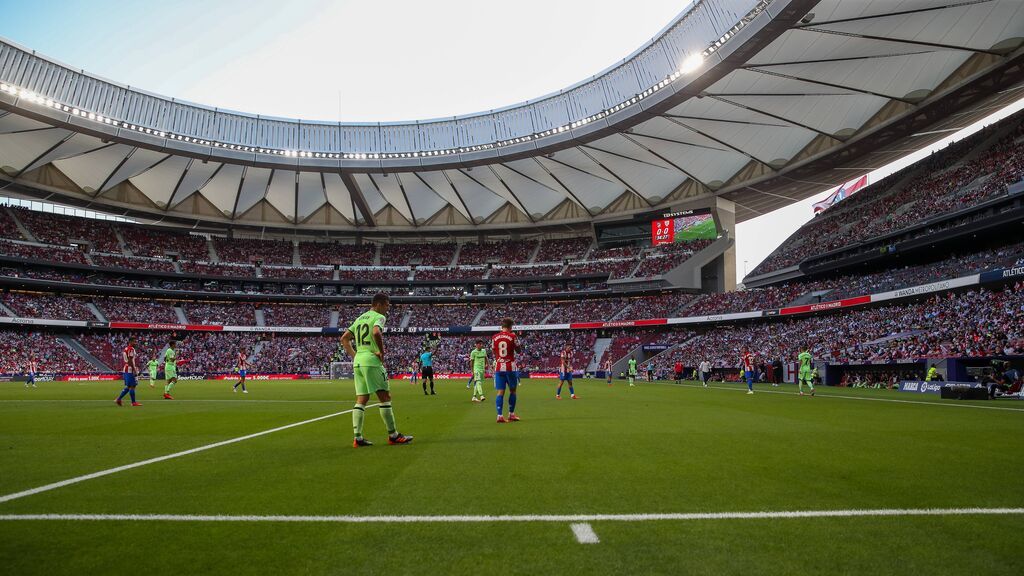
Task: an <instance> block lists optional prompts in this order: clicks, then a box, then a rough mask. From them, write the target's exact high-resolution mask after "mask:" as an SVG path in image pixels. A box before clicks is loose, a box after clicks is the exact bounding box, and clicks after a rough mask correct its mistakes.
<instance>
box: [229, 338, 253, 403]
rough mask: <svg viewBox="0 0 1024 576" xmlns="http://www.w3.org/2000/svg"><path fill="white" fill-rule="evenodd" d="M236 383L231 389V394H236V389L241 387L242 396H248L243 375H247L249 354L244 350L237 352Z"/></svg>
mask: <svg viewBox="0 0 1024 576" xmlns="http://www.w3.org/2000/svg"><path fill="white" fill-rule="evenodd" d="M237 362H238V366H237V368H238V382H235V385H234V386H232V387H231V391H232V392H238V387H239V386H241V387H242V394H248V393H249V391H248V390H246V389H245V375H246V374H248V373H249V353H248V352H246V350H245V348H242V349H241V350H239V351H238V361H237Z"/></svg>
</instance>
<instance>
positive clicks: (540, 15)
mask: <svg viewBox="0 0 1024 576" xmlns="http://www.w3.org/2000/svg"><path fill="white" fill-rule="evenodd" d="M0 4H2V7H3V14H4V17H3V19H2V20H0V36H3V37H5V38H7V39H8V40H11V41H14V42H16V43H18V44H21V45H23V46H25V47H27V48H30V49H33V50H38V51H39V52H40V53H42V54H45V55H47V56H49V57H51V58H55V59H57V60H59V61H62V62H63V63H65V64H68V65H70V66H72V67H74V68H81V69H85V70H86V71H88V72H90V73H93V74H97V75H99V76H102V77H105V78H107V79H110V80H113V81H116V82H119V83H122V84H128V85H130V86H132V87H135V88H141V89H143V90H148V91H151V92H155V93H158V94H162V95H166V96H172V97H175V98H178V99H182V100H188V101H192V102H197V103H201V104H206V105H209V106H217V107H221V108H227V109H231V110H237V111H241V112H249V113H258V114H263V115H270V116H279V117H284V118H301V119H307V120H332V121H333V120H343V121H349V122H374V121H399V120H424V119H430V118H441V117H446V116H453V115H456V114H467V113H472V112H479V111H484V110H490V109H494V108H499V107H503V106H507V105H510V104H515V103H518V102H522V101H524V100H529V99H533V98H537V97H539V96H543V95H545V94H548V93H550V92H555V91H558V90H560V89H562V88H565V87H566V86H569V85H571V84H574V83H576V82H578V81H580V80H583V79H585V78H588V77H590V76H592V75H594V74H596V73H598V72H600V71H602V70H604V69H605V68H607V67H609V66H611V65H612V64H615V63H616V62H618V61H619V60H622V59H623V58H624V57H626V56H627V55H629V54H630V53H631V52H633V51H634V50H635V49H636V48H638V47H639V46H641V45H642V44H643V43H644V42H646V41H648V40H650V39H651V38H652V37H653V36H655V35H656V34H657V33H658V32H659V31H660V30H661V29H662V28H663V27H664V26H665V25H666V24H668V23H669V22H670V21H671V20H672V19H673V18H674V17H675V16H676V15H678V14H679V13H680V12H682V11H683V10H684V9H685V8H686V7H687V5H688V4H689V2H688V1H687V0H638V1H636V2H631V3H628V4H624V3H623V2H621V1H612V0H557V1H551V0H517V1H516V2H501V3H499V2H494V1H493V0H491V1H480V0H430V1H426V2H425V1H415V0H387V1H378V2H366V1H359V2H356V1H352V0H333V1H331V0H288V1H287V2H281V1H280V0H278V1H275V2H270V1H266V0H205V1H199V0H174V1H172V2H160V3H157V2H139V1H134V2H133V1H127V0H90V1H89V2H84V1H80V0H32V1H27V0H0ZM624 6H626V7H628V9H623V8H624ZM1018 104H1020V103H1018ZM1020 107H1021V106H1020V105H1017V106H1015V107H1014V109H1013V111H1016V110H1017V109H1019V108H1020ZM1008 113H1009V112H1005V114H1008ZM1005 114H1004V115H1005ZM989 121H990V120H986V122H989ZM984 123H985V122H983V123H979V124H978V125H976V126H974V127H972V128H973V129H978V128H980V127H981V125H983V124H984ZM964 135H965V134H957V135H955V136H954V137H955V138H961V137H963V136H964ZM949 140H951V138H947V139H946V140H945V141H943V142H940V143H938V144H936V145H934V146H932V147H931V148H930V149H929V150H925V151H921V152H920V153H919V154H918V156H919V157H923V156H924V155H925V154H927V153H928V152H930V151H931V150H933V149H936V148H937V147H939V146H944V145H945V144H946V143H947V142H948V141H949ZM915 159H916V158H915ZM910 161H912V159H911V160H904V161H901V162H897V163H894V164H893V165H890V166H887V167H884V168H882V169H880V170H877V171H876V172H875V173H872V174H871V176H870V178H871V181H872V182H874V181H877V180H878V179H880V178H882V177H883V176H884V175H885V174H887V173H891V172H893V171H895V170H898V169H899V168H902V167H903V166H905V165H906V164H908V163H909V162H910ZM830 192H831V191H830V190H822V192H821V193H820V194H816V195H815V196H813V197H812V198H810V199H808V200H806V201H802V202H797V203H794V204H792V205H790V206H788V207H786V208H782V209H780V210H776V211H774V212H771V213H769V214H766V215H764V216H760V217H758V218H755V219H753V220H749V221H747V222H744V223H742V224H739V225H738V226H737V229H736V235H737V247H736V252H737V254H736V271H737V276H738V277H739V278H742V277H743V276H744V275H745V273H746V271H749V270H753V269H754V267H755V266H756V265H757V264H758V263H759V262H760V261H761V260H763V259H764V258H765V257H767V256H768V255H769V254H770V253H771V252H772V251H773V250H774V249H775V248H776V247H777V246H778V245H779V244H780V243H781V242H782V241H783V240H785V239H786V238H787V237H788V236H789V235H790V234H792V233H793V232H794V231H795V230H796V229H797V228H799V227H800V225H801V224H803V223H804V222H806V221H807V220H808V219H810V217H811V216H812V210H811V204H813V203H814V202H816V201H818V200H820V199H822V198H824V197H825V196H827V195H828V194H829V193H830Z"/></svg>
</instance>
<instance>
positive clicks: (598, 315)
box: [545, 298, 626, 324]
mask: <svg viewBox="0 0 1024 576" xmlns="http://www.w3.org/2000/svg"><path fill="white" fill-rule="evenodd" d="M625 305H626V304H625V302H623V301H622V300H620V299H617V298H612V299H603V300H596V299H595V300H577V301H573V302H562V303H559V304H558V307H557V308H555V309H554V310H553V311H552V312H551V316H550V317H548V319H547V322H545V324H565V323H569V322H607V321H609V320H611V319H613V318H614V317H615V316H616V315H617V314H618V313H619V312H620V311H621V310H622V309H623V308H624V307H625Z"/></svg>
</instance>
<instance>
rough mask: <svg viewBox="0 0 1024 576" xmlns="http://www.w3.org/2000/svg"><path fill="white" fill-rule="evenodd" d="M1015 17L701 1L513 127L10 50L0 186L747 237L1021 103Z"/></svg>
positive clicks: (354, 224) (121, 205)
mask: <svg viewBox="0 0 1024 576" xmlns="http://www.w3.org/2000/svg"><path fill="white" fill-rule="evenodd" d="M1022 44H1024V3H1022V2H1019V1H1017V0H970V1H960V2H956V1H953V0H944V1H930V0H907V1H895V0H864V1H857V2H850V1H841V0H822V1H820V2H819V1H814V0H703V1H700V2H696V3H695V4H694V5H693V6H692V7H690V8H689V9H688V10H687V11H686V12H684V13H683V14H680V15H679V16H678V17H677V18H676V19H675V20H674V21H672V22H671V23H669V25H668V26H666V28H665V29H663V30H662V32H660V33H659V34H658V35H657V36H656V37H655V38H654V39H652V40H651V41H650V42H648V43H647V44H645V45H644V46H642V47H640V48H639V49H638V50H637V51H636V52H634V53H633V54H631V55H629V56H628V57H627V58H625V59H624V60H622V61H621V62H619V63H616V64H615V65H613V66H611V67H610V68H608V69H607V70H605V71H604V72H602V73H600V74H598V75H596V76H594V77H592V78H589V79H587V80H585V81H583V82H579V83H577V84H575V85H573V86H570V87H568V88H566V89H564V90H562V91H560V92H558V93H556V94H550V95H547V96H543V97H540V98H537V99H534V100H531V101H528V102H524V103H521V104H518V105H514V106H510V107H507V108H503V109H500V110H494V111H488V112H484V113H478V114H471V115H466V116H457V117H454V118H446V119H434V120H423V121H416V122H396V123H359V124H354V123H338V122H314V121H299V120H286V119H280V118H271V117H265V116H258V115H251V114H243V113H238V112H232V111H226V110H222V109H215V108H210V107H205V106H201V105H197V104H192V103H188V102H182V101H179V100H175V99H173V98H167V97H164V96H159V95H155V94H150V93H147V92H144V91H141V90H138V89H134V88H131V87H129V86H124V85H120V84H117V83H114V82H110V81H107V80H104V79H101V78H98V77H96V76H93V75H89V74H87V73H85V72H84V71H80V70H77V69H73V68H71V67H69V66H67V65H64V64H60V63H58V62H55V61H53V60H51V59H49V58H46V57H44V56H40V55H38V54H35V53H34V52H32V51H30V50H27V49H25V48H22V47H19V46H16V45H14V44H12V43H10V42H6V41H3V40H0V178H4V179H7V180H12V181H14V182H16V183H17V184H18V185H19V186H18V188H19V189H20V190H25V191H27V193H30V194H34V195H37V196H40V197H46V198H49V199H50V200H53V201H59V202H64V203H69V204H75V205H82V206H86V205H87V206H90V207H92V208H96V209H104V210H106V211H112V212H115V213H124V214H131V215H135V216H137V217H138V216H145V217H149V218H155V219H161V218H165V219H168V220H178V219H180V220H192V221H195V220H198V221H203V222H207V223H222V224H237V225H247V226H270V227H275V228H294V227H300V228H303V229H318V230H319V229H325V230H337V231H347V230H359V229H362V230H367V229H369V230H381V231H410V230H416V231H418V232H426V233H430V232H433V231H437V232H451V231H465V230H473V231H481V232H483V231H504V230H509V229H512V228H517V227H536V226H547V225H573V224H581V223H589V222H591V221H595V220H603V219H614V218H617V217H622V216H624V215H629V214H634V213H637V212H642V211H649V210H652V209H655V208H663V207H664V208H669V207H675V206H679V205H681V204H688V203H693V202H700V201H706V200H707V199H710V198H713V197H714V196H720V197H723V198H726V199H728V200H732V201H734V202H735V203H736V206H737V213H736V215H737V220H739V221H742V220H745V219H749V218H752V217H754V216H757V215H759V214H762V213H765V212H768V211H770V210H773V209H775V208H779V207H781V206H784V205H786V204H789V203H791V202H793V201H796V200H799V199H803V198H806V197H807V196H808V195H810V194H815V193H817V192H820V191H821V190H822V189H824V188H827V187H829V186H832V185H835V184H838V183H840V182H843V181H845V180H849V179H850V178H852V177H854V176H858V175H860V174H861V173H864V172H866V171H869V170H871V169H874V168H877V167H879V166H882V165H884V164H886V163H888V162H890V161H892V160H894V159H896V158H898V157H899V156H902V155H904V154H906V153H908V152H910V151H912V150H916V149H919V148H922V147H924V146H926V145H927V144H929V143H931V142H933V141H935V140H938V139H940V138H942V137H945V136H947V135H949V134H950V133H952V132H953V131H955V130H957V129H959V128H962V127H965V126H967V125H969V124H971V123H973V122H975V121H977V120H978V119H980V118H982V117H984V116H986V115H988V114H989V113H991V112H992V111H993V110H994V109H995V108H998V107H1001V106H1004V105H1006V104H1008V103H1010V102H1011V101H1013V100H1016V99H1017V98H1018V97H1019V88H1020V87H1021V83H1022V82H1024V67H1022V65H1021V64H1022V56H1024V49H1022Z"/></svg>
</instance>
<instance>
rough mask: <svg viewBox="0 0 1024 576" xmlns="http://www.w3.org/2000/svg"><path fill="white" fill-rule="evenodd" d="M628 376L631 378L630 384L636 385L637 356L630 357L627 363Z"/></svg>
mask: <svg viewBox="0 0 1024 576" xmlns="http://www.w3.org/2000/svg"><path fill="white" fill-rule="evenodd" d="M626 378H628V379H629V385H630V386H635V385H636V358H633V357H632V356H630V357H629V362H627V363H626Z"/></svg>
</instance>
